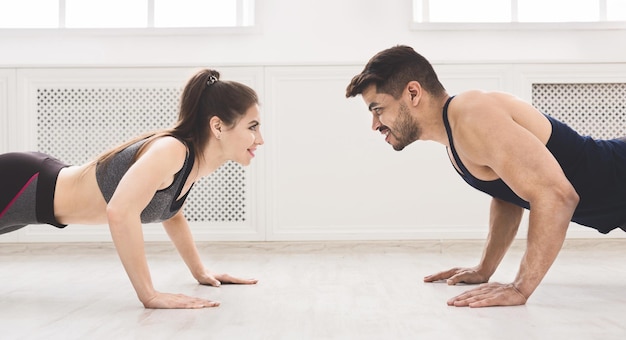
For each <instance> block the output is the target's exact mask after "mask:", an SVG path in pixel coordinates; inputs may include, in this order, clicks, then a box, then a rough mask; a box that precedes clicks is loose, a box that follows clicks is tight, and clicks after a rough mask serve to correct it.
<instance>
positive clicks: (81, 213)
mask: <svg viewBox="0 0 626 340" xmlns="http://www.w3.org/2000/svg"><path fill="white" fill-rule="evenodd" d="M106 206H107V204H106V201H105V200H104V197H102V193H101V192H100V188H99V187H98V182H97V181H96V167H95V166H94V165H92V164H87V165H83V166H70V167H67V168H63V169H62V170H61V172H60V173H59V177H58V178H57V184H56V189H55V195H54V215H55V216H56V219H57V221H58V222H60V223H62V224H106V223H107V216H106Z"/></svg>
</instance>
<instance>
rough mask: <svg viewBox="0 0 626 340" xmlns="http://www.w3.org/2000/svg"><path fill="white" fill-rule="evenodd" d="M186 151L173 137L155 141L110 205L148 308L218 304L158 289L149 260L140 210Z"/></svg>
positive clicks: (118, 240)
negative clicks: (161, 291) (154, 284)
mask: <svg viewBox="0 0 626 340" xmlns="http://www.w3.org/2000/svg"><path fill="white" fill-rule="evenodd" d="M186 152H187V151H186V148H185V146H184V145H183V144H181V143H180V142H178V141H177V140H176V139H174V138H169V137H164V138H160V139H158V140H156V141H154V142H152V143H151V145H149V146H148V147H147V148H146V151H145V152H144V153H143V154H142V155H140V157H139V158H138V160H137V161H136V162H135V163H134V164H133V165H132V166H131V167H130V169H129V170H128V172H127V173H126V174H125V175H124V177H123V178H122V180H121V181H120V183H119V185H118V187H117V189H116V190H115V193H114V194H113V197H112V198H111V200H110V201H109V203H108V205H107V218H108V223H109V228H110V230H111V237H112V239H113V243H114V244H115V248H116V249H117V252H118V255H119V257H120V260H121V261H122V264H123V265H124V269H125V270H126V273H127V274H128V277H129V278H130V281H131V283H132V285H133V287H134V288H135V291H136V292H137V297H138V298H139V300H140V301H141V302H142V303H143V305H144V306H145V307H146V308H202V307H211V306H216V305H217V304H216V303H215V302H211V301H209V300H204V299H198V298H194V297H189V296H184V295H174V294H166V293H160V292H158V291H156V290H155V289H154V287H153V285H152V279H151V277H150V270H149V268H148V263H147V261H146V255H145V250H144V239H143V232H142V225H141V217H140V216H141V212H142V211H143V209H144V208H145V207H146V206H147V205H148V203H149V202H150V200H152V197H153V196H154V194H155V192H156V191H157V190H159V189H160V188H161V187H164V186H166V185H167V184H168V183H171V181H172V179H173V175H174V174H175V173H176V172H177V171H178V170H179V169H180V167H181V166H182V164H183V162H184V159H185V155H186ZM163 160H166V161H163Z"/></svg>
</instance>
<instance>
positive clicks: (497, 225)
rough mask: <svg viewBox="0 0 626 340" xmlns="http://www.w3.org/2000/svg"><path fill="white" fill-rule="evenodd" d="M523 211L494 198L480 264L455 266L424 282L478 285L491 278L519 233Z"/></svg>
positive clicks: (429, 277)
mask: <svg viewBox="0 0 626 340" xmlns="http://www.w3.org/2000/svg"><path fill="white" fill-rule="evenodd" d="M523 212H524V209H523V208H520V207H518V206H516V205H514V204H511V203H508V202H505V201H502V200H500V199H497V198H493V199H492V200H491V209H490V217H489V235H488V236H487V241H486V243H485V248H484V250H483V255H482V258H481V260H480V263H479V264H478V265H477V266H476V267H473V268H452V269H450V270H446V271H443V272H440V273H437V274H434V275H430V276H426V277H425V278H424V282H434V281H439V280H446V282H447V283H448V284H449V285H455V284H457V283H460V282H462V283H469V284H474V283H485V282H487V281H489V278H490V277H491V276H492V275H493V273H494V272H495V271H496V269H497V268H498V265H499V264H500V262H501V261H502V258H504V255H505V254H506V252H507V250H508V249H509V247H510V245H511V243H512V242H513V239H514V238H515V235H516V234H517V230H518V228H519V224H520V221H521V219H522V214H523Z"/></svg>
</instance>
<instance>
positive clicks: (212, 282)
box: [196, 270, 259, 287]
mask: <svg viewBox="0 0 626 340" xmlns="http://www.w3.org/2000/svg"><path fill="white" fill-rule="evenodd" d="M196 279H197V280H198V282H199V283H200V284H203V285H209V286H214V287H219V286H220V285H221V284H222V283H225V284H243V285H253V284H256V283H257V282H258V281H259V280H257V279H241V278H237V277H234V276H231V275H229V274H215V273H211V272H209V271H208V270H207V271H205V272H204V273H203V274H202V275H200V276H199V277H196Z"/></svg>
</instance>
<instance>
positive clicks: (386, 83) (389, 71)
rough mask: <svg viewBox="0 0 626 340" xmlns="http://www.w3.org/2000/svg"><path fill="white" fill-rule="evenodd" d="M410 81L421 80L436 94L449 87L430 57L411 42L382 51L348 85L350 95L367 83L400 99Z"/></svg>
mask: <svg viewBox="0 0 626 340" xmlns="http://www.w3.org/2000/svg"><path fill="white" fill-rule="evenodd" d="M410 81H417V82H418V83H420V85H421V86H422V88H423V89H424V90H425V91H427V92H429V93H430V94H431V95H433V96H436V97H438V96H441V95H443V94H445V91H446V90H445V88H444V87H443V85H441V83H440V82H439V79H438V78H437V73H435V70H434V69H433V67H432V65H431V64H430V63H429V62H428V60H426V58H424V57H423V56H422V55H420V54H419V53H417V52H415V50H413V48H411V47H409V46H403V45H398V46H394V47H392V48H389V49H386V50H384V51H381V52H378V53H377V54H376V55H375V56H373V57H372V59H370V60H369V62H368V63H367V65H365V68H364V69H363V71H362V72H361V73H360V74H358V75H356V76H354V78H352V81H351V82H350V84H349V85H348V87H347V88H346V98H350V97H355V96H356V95H359V94H362V93H363V91H364V90H365V89H366V88H367V87H369V86H370V85H375V86H376V91H377V92H378V93H386V94H389V95H391V96H393V97H394V98H395V99H398V98H400V96H401V95H402V91H403V90H404V87H405V86H406V84H408V83H409V82H410Z"/></svg>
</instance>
